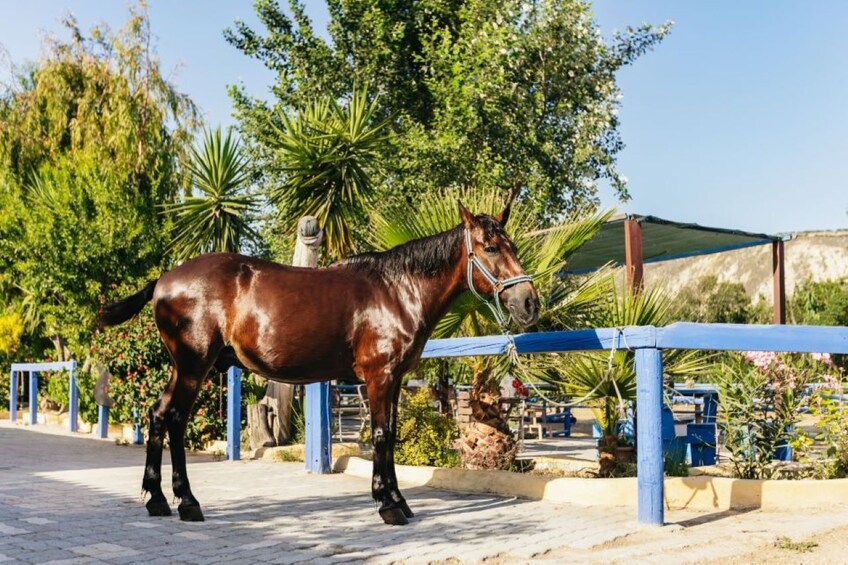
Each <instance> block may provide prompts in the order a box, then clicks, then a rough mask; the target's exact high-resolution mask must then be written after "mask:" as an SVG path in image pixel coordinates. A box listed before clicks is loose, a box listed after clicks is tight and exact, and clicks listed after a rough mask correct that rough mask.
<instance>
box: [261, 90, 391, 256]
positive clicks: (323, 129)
mask: <svg viewBox="0 0 848 565" xmlns="http://www.w3.org/2000/svg"><path fill="white" fill-rule="evenodd" d="M378 107H379V106H378V103H377V100H372V101H369V100H368V96H367V93H366V92H365V91H364V90H356V91H355V92H354V93H353V95H352V96H351V98H350V100H349V101H348V102H347V104H346V105H342V104H339V103H338V102H336V101H335V100H317V101H312V102H311V103H309V104H307V105H306V106H304V107H303V108H300V109H298V110H297V111H296V112H288V113H287V112H283V111H280V112H279V115H278V118H279V122H280V124H281V126H282V127H276V126H275V125H273V124H272V127H273V128H274V129H275V130H276V133H277V135H278V137H277V139H276V144H277V147H276V149H277V155H278V161H279V166H280V168H281V170H282V171H283V173H284V174H285V176H286V182H285V183H284V184H283V185H282V186H280V187H277V188H274V189H272V191H271V193H270V197H271V200H272V202H278V203H279V202H283V203H285V204H286V205H287V206H288V208H289V209H290V210H291V211H292V215H293V216H294V217H295V222H294V223H293V224H292V227H294V225H296V220H297V219H299V218H300V217H302V216H305V215H310V216H315V217H316V218H318V221H319V223H320V225H321V228H322V229H323V230H324V241H325V242H326V245H327V250H328V251H329V253H330V254H331V255H333V256H335V257H337V258H338V257H342V256H344V255H345V254H347V253H349V252H351V251H354V250H355V247H356V246H355V242H354V239H353V231H352V229H351V223H352V222H353V221H354V220H355V219H356V218H357V217H358V216H360V215H361V214H363V210H364V207H365V206H366V205H367V204H368V203H369V202H370V201H371V199H372V197H373V195H374V183H373V182H372V176H373V175H374V174H375V173H377V172H379V157H380V155H381V152H382V150H383V148H384V147H385V144H386V142H387V141H388V135H389V133H388V132H389V130H388V124H389V120H388V119H385V120H381V121H376V120H375V119H374V116H375V114H376V112H377V109H378Z"/></svg>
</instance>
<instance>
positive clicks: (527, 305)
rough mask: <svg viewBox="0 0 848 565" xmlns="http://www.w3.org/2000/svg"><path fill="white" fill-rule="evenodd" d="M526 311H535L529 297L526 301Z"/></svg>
mask: <svg viewBox="0 0 848 565" xmlns="http://www.w3.org/2000/svg"><path fill="white" fill-rule="evenodd" d="M524 309H525V310H527V311H528V312H532V311H533V301H532V300H531V299H530V297H529V296H528V297H527V298H525V299H524Z"/></svg>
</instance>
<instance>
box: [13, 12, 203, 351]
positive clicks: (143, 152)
mask: <svg viewBox="0 0 848 565" xmlns="http://www.w3.org/2000/svg"><path fill="white" fill-rule="evenodd" d="M65 24H66V27H67V29H68V32H69V34H70V39H69V40H67V41H56V42H54V43H51V44H49V45H48V46H47V47H46V49H45V54H44V56H43V57H42V59H41V60H40V61H39V62H38V63H37V64H36V65H35V66H34V67H32V69H31V70H30V71H29V72H27V73H26V74H24V75H22V76H19V77H17V82H16V83H15V84H12V85H6V86H5V87H4V88H3V89H2V91H0V300H2V308H3V309H4V310H13V311H18V312H20V313H22V317H23V319H24V322H25V326H26V330H27V332H28V333H30V334H33V335H44V336H50V337H51V338H52V340H53V343H54V345H55V347H56V350H57V354H58V356H59V357H60V358H63V357H65V356H67V355H69V354H70V350H69V346H70V347H73V346H74V345H77V346H78V345H79V344H80V343H81V342H83V341H86V340H87V336H88V333H89V328H90V321H91V320H92V318H93V316H94V314H95V312H96V310H97V308H98V306H99V304H100V302H101V300H103V299H104V298H105V297H110V298H111V297H112V296H111V295H113V294H121V293H125V292H126V289H123V288H118V287H119V286H120V285H121V284H122V283H126V284H127V285H129V286H131V287H135V286H136V285H137V284H138V283H139V282H140V280H143V279H145V278H147V277H149V276H151V274H152V273H155V272H156V271H157V269H158V268H159V266H160V265H161V263H162V260H163V253H164V245H165V243H166V241H167V238H166V237H163V234H165V233H167V231H168V230H167V227H168V226H167V220H166V218H165V217H164V216H163V215H162V214H161V213H160V209H159V205H160V204H162V203H165V202H168V201H171V200H173V199H174V198H175V196H176V195H177V194H178V193H179V191H180V190H181V189H182V187H184V175H183V173H182V171H181V169H180V162H181V160H182V158H183V157H184V153H185V151H186V149H187V148H188V146H189V141H190V138H191V131H192V130H193V128H194V126H195V123H196V120H197V113H196V110H195V107H194V105H193V104H192V103H191V101H190V100H189V99H188V98H187V97H186V96H184V95H182V94H181V93H179V92H178V91H177V90H176V89H175V88H174V87H173V86H172V85H171V84H170V83H168V82H167V80H166V79H165V77H164V76H163V75H162V73H161V72H160V69H159V64H158V61H157V60H156V58H155V54H154V52H153V51H152V48H151V46H150V30H149V25H148V20H147V16H146V14H145V13H143V12H139V11H135V10H134V11H132V13H131V15H130V18H129V20H128V22H127V24H126V25H125V26H124V28H123V29H121V30H120V31H118V32H115V33H112V32H108V31H106V30H103V29H100V28H94V29H92V31H91V33H90V35H89V36H84V35H83V33H82V32H81V31H80V29H79V28H78V27H77V25H76V22H75V21H74V20H73V19H68V20H67V21H66V22H65Z"/></svg>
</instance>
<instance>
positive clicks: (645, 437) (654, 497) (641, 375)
mask: <svg viewBox="0 0 848 565" xmlns="http://www.w3.org/2000/svg"><path fill="white" fill-rule="evenodd" d="M662 374H663V364H662V352H661V351H660V350H659V349H655V348H645V349H637V350H636V410H637V411H636V424H637V425H636V445H637V462H636V465H637V467H636V475H637V482H638V490H639V512H638V513H639V523H641V524H651V525H657V526H661V525H662V524H663V521H664V519H665V515H664V509H663V449H662V446H663V442H662V405H663V402H662Z"/></svg>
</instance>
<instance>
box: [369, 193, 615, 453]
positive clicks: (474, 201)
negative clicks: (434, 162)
mask: <svg viewBox="0 0 848 565" xmlns="http://www.w3.org/2000/svg"><path fill="white" fill-rule="evenodd" d="M505 199H506V194H505V193H504V192H502V191H498V190H494V189H489V190H483V189H456V188H453V189H446V190H443V191H441V192H439V193H437V194H434V195H433V196H432V198H429V199H427V200H425V201H422V202H421V203H420V205H418V206H417V207H416V208H415V209H408V208H407V209H397V210H389V211H383V212H374V213H372V215H371V225H372V226H373V231H372V238H373V241H372V243H373V244H374V246H375V247H376V248H378V249H389V248H391V247H394V246H396V245H400V244H402V243H405V242H407V241H409V240H411V239H415V238H419V237H425V236H428V235H433V234H435V233H439V232H442V231H445V230H449V229H451V228H454V227H456V226H457V225H458V224H459V216H458V212H457V207H456V202H457V200H461V201H462V202H463V204H464V205H465V206H466V207H467V208H468V209H469V210H472V211H473V212H475V213H489V214H495V213H497V212H500V211H501V210H502V209H503V206H504V201H505ZM609 216H610V214H609V213H587V214H585V215H582V216H573V217H570V218H567V219H565V220H563V221H562V222H560V223H558V224H556V225H554V226H552V227H551V228H548V229H545V230H540V229H538V224H537V223H536V221H535V219H534V218H533V216H532V213H531V210H530V208H529V207H527V206H525V205H523V203H522V202H521V201H520V200H519V201H518V202H516V203H515V204H514V205H513V207H512V211H511V213H510V218H509V223H508V225H507V226H506V227H507V232H508V233H509V234H510V237H511V239H512V241H513V242H514V243H515V245H516V247H518V258H519V260H520V261H521V264H522V265H523V266H524V268H525V270H526V271H527V272H528V273H531V274H533V276H534V285H535V286H536V289H537V290H538V292H539V295H540V299H541V302H542V309H541V314H542V318H541V320H540V322H539V323H540V325H541V326H542V327H545V325H547V324H552V323H556V324H561V323H562V320H563V319H570V320H571V321H572V322H573V323H574V324H575V325H576V324H578V323H579V320H580V319H582V318H585V317H589V316H590V312H591V310H592V309H593V308H595V304H596V302H597V301H598V300H599V299H600V298H601V297H602V296H603V292H604V286H603V285H605V284H607V283H606V281H607V277H605V276H602V275H593V276H590V277H588V278H584V279H581V280H579V281H574V280H565V279H562V278H560V277H559V276H557V273H559V272H560V271H561V270H562V269H563V268H564V267H565V264H566V261H567V260H568V257H569V256H570V255H571V254H572V253H574V251H576V250H577V249H578V248H579V247H580V246H581V245H583V244H584V243H586V242H587V241H589V240H590V239H591V238H592V237H593V236H594V234H595V233H597V231H598V230H599V229H600V228H601V226H602V225H603V223H604V222H605V221H606V220H607V219H608V218H609ZM499 332H500V327H499V326H498V325H497V323H496V322H495V321H494V320H493V318H492V315H491V313H490V312H489V310H488V308H486V307H485V306H484V305H483V303H482V302H480V301H479V300H478V299H476V298H475V297H474V296H472V295H471V294H470V293H466V294H465V295H463V296H462V297H461V298H460V299H459V300H458V301H457V303H456V304H455V305H454V307H453V308H452V309H451V310H450V311H449V312H448V313H447V314H446V315H445V316H444V318H442V320H441V322H440V323H439V324H438V325H437V326H436V329H435V331H434V337H448V336H452V335H466V336H468V335H491V334H493V333H499ZM464 362H466V363H467V364H468V365H469V366H470V367H471V369H472V374H473V379H472V388H471V391H470V407H471V419H472V421H471V423H470V424H469V425H467V426H463V428H462V430H461V437H460V440H459V447H460V453H461V457H462V460H463V464H464V465H465V466H466V467H473V468H501V469H503V468H509V466H510V465H511V463H512V460H513V459H514V456H515V451H516V444H515V440H514V438H513V436H512V433H511V432H510V430H509V426H508V424H507V414H505V413H504V412H503V410H502V409H501V403H500V400H501V393H500V387H499V382H500V380H501V379H502V378H503V376H504V375H506V374H507V372H509V371H510V368H511V367H510V358H508V357H485V358H484V357H472V358H467V359H466V360H465V361H464ZM534 363H535V360H534V359H526V360H525V362H524V364H523V365H527V366H529V367H531V368H532V369H531V370H535V365H534Z"/></svg>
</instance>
